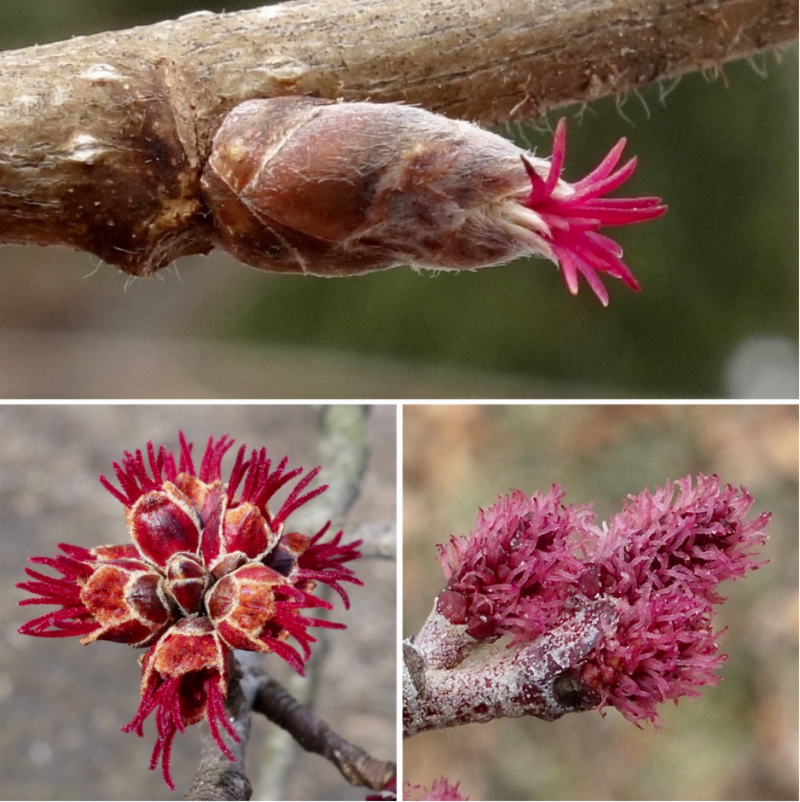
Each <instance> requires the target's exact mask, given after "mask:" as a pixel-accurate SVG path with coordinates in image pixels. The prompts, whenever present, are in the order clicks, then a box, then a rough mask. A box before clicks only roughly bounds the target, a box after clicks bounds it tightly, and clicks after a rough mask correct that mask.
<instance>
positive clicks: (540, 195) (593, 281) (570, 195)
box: [518, 118, 667, 306]
mask: <svg viewBox="0 0 800 802" xmlns="http://www.w3.org/2000/svg"><path fill="white" fill-rule="evenodd" d="M566 147H567V125H566V122H565V121H564V119H563V118H562V119H561V120H559V122H558V125H557V126H556V135H555V139H554V140H553V153H552V155H551V157H550V163H549V165H547V164H546V163H545V164H542V161H541V160H540V159H538V160H529V159H528V158H526V157H525V156H523V157H522V161H523V163H524V165H525V170H526V171H527V173H528V177H529V178H530V180H531V192H530V195H529V196H528V197H527V198H526V199H525V201H524V203H523V209H524V211H523V210H521V209H520V210H518V219H519V222H520V225H521V226H523V228H527V229H528V230H529V234H528V237H529V239H530V242H531V244H532V245H533V247H534V249H535V250H537V251H539V252H540V253H541V254H543V255H544V256H546V257H547V258H548V259H550V260H551V261H553V262H555V263H556V264H557V265H560V266H561V269H562V270H563V271H564V279H565V280H566V282H567V287H569V291H570V292H571V293H572V294H573V295H575V294H576V293H577V292H578V276H579V275H582V276H583V277H584V278H585V279H586V281H587V282H588V284H589V286H590V287H591V288H592V290H593V291H594V294H595V295H596V296H597V297H598V298H599V299H600V301H601V303H602V304H603V306H608V292H607V291H606V288H605V287H604V286H603V284H602V283H601V281H600V279H599V277H598V275H597V271H598V270H601V271H603V272H606V273H608V274H609V275H610V276H614V277H615V278H619V279H622V281H624V282H625V283H626V284H627V285H628V286H629V287H630V288H631V289H633V290H638V289H639V285H638V283H637V282H636V279H635V278H634V277H633V274H632V273H631V271H630V270H629V269H628V266H627V265H626V264H625V263H624V262H623V261H622V248H620V246H619V245H618V244H617V243H616V242H614V240H612V239H609V238H608V237H605V236H603V235H602V234H598V233H597V232H598V230H599V229H600V228H603V227H606V226H623V225H628V224H629V223H642V222H644V221H646V220H653V219H655V218H656V217H660V216H661V215H662V214H664V212H666V211H667V207H666V206H664V205H663V204H662V203H661V199H660V198H656V197H646V198H603V196H604V195H607V194H608V193H609V192H612V191H613V190H615V189H617V187H620V186H622V184H624V183H625V182H626V181H627V180H628V179H629V178H630V177H631V176H632V175H633V171H634V170H635V169H636V158H635V157H634V158H632V159H631V160H630V161H628V162H626V163H625V164H624V165H623V166H622V167H620V168H619V170H617V171H616V172H614V168H615V167H616V166H617V163H618V162H619V159H620V156H622V151H623V150H624V148H625V139H624V138H623V139H620V140H619V142H617V144H616V145H614V147H613V148H612V149H611V150H610V151H609V152H608V155H607V156H606V157H605V158H604V159H603V160H602V161H601V162H600V164H599V165H598V166H597V167H596V168H595V169H594V170H592V172H591V173H589V175H587V176H586V177H585V178H582V179H581V180H580V181H576V182H575V183H574V184H570V183H567V182H566V181H563V180H562V179H561V170H562V168H563V166H564V159H565V157H566ZM537 167H538V170H537V169H536V168H537ZM540 172H541V173H542V175H540Z"/></svg>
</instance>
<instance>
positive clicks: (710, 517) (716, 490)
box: [436, 475, 770, 724]
mask: <svg viewBox="0 0 800 802" xmlns="http://www.w3.org/2000/svg"><path fill="white" fill-rule="evenodd" d="M676 488H677V490H678V493H677V496H676V494H675V489H676ZM562 500H563V493H562V491H561V489H560V488H558V487H557V486H556V487H554V488H553V489H552V490H551V491H550V493H548V494H547V495H546V496H542V495H541V494H539V493H535V494H534V495H533V496H531V497H530V498H528V497H526V496H525V495H524V494H522V493H520V492H519V491H516V492H514V494H513V495H512V496H511V497H510V498H501V499H500V500H499V501H498V503H497V504H495V505H494V506H493V507H491V508H490V509H489V510H488V511H487V512H483V511H481V512H480V513H479V515H478V520H477V523H476V526H475V529H474V530H473V532H472V533H471V534H470V535H469V537H467V538H464V539H456V538H452V539H451V541H450V543H449V544H448V545H447V546H440V547H439V551H440V556H439V560H440V562H441V563H442V565H443V567H444V571H445V576H446V577H447V580H448V582H447V588H446V589H445V590H444V591H443V592H442V593H441V594H440V595H439V597H438V599H437V604H436V610H437V611H438V613H440V614H441V615H443V616H444V617H445V618H446V619H447V620H448V621H449V622H450V624H456V625H459V624H460V625H466V627H465V631H466V633H467V634H468V635H469V636H471V637H472V638H474V639H476V640H481V641H492V640H495V639H497V638H498V637H499V636H501V635H509V636H511V638H512V640H511V642H510V644H509V646H514V645H517V644H520V643H527V642H533V641H535V640H536V639H537V638H538V637H539V636H540V635H542V634H543V633H545V632H547V631H552V630H553V629H554V628H556V627H557V626H559V625H560V624H563V623H564V622H567V621H570V620H577V614H578V612H579V611H580V610H581V609H583V608H586V607H587V606H588V605H589V604H590V603H591V604H596V603H598V602H605V603H609V604H610V605H611V606H610V608H609V609H611V610H613V615H611V616H609V618H608V620H607V622H606V624H605V625H604V627H603V629H602V631H601V634H600V637H599V639H598V640H597V642H596V643H595V646H594V648H593V649H592V650H591V651H590V653H589V654H588V655H586V657H585V658H583V659H582V660H581V662H580V664H579V665H574V666H571V669H572V670H573V671H574V672H576V673H575V676H576V677H579V679H580V682H581V683H582V684H583V687H584V689H585V691H586V692H587V693H588V694H590V695H594V697H595V698H597V699H598V700H599V705H598V706H599V707H602V706H605V705H613V706H614V707H616V708H617V709H618V710H619V711H620V712H621V713H622V714H623V715H624V716H625V717H626V718H628V719H629V720H631V721H634V722H638V721H639V720H641V719H648V720H651V721H653V722H654V723H656V724H658V722H659V718H658V713H657V708H658V705H660V704H661V703H662V702H664V701H666V700H668V699H672V700H675V701H677V699H679V698H680V697H682V696H697V695H698V694H699V690H698V689H699V688H700V687H702V686H704V685H715V684H716V683H717V682H718V681H719V677H718V676H717V675H716V674H715V673H714V671H715V669H717V668H718V667H719V666H720V664H721V663H722V662H723V661H724V660H725V656H724V655H721V654H719V651H718V646H717V642H716V639H717V636H718V635H719V633H718V632H715V631H714V630H713V627H712V620H713V606H714V605H716V604H719V603H721V602H722V601H723V600H724V598H723V597H722V596H721V595H720V594H719V592H718V585H719V583H720V582H723V581H724V580H726V579H734V580H735V579H739V578H741V577H742V576H744V575H745V573H746V572H747V571H750V570H753V569H755V568H758V567H759V566H760V565H763V564H764V563H760V562H756V561H755V560H754V552H755V550H756V548H757V547H758V546H761V545H763V544H764V542H765V540H766V534H765V531H764V530H765V528H766V526H767V523H768V522H769V517H770V516H769V513H762V514H761V515H759V516H758V517H756V518H755V519H753V520H750V521H747V520H746V516H747V513H748V512H749V510H750V507H751V506H752V503H753V498H752V496H751V495H750V494H749V493H748V491H747V490H746V489H745V488H740V489H738V490H737V489H735V488H733V487H731V486H730V485H727V486H724V487H722V486H721V485H720V481H719V479H718V477H716V476H703V475H700V476H698V477H697V482H696V484H695V485H694V486H693V485H692V480H691V477H686V478H685V479H682V480H680V481H678V482H675V483H674V486H673V484H670V483H668V484H666V485H665V486H664V487H662V488H657V489H656V490H655V492H653V493H651V492H649V491H647V490H645V491H644V492H642V493H641V494H639V495H638V496H636V497H632V498H631V499H630V500H629V501H628V502H627V503H626V504H625V506H624V507H623V509H622V511H621V512H620V513H619V514H617V515H616V516H615V517H614V518H613V519H612V520H611V523H610V524H609V525H603V527H602V528H600V527H597V526H595V524H594V515H593V513H592V511H591V507H590V506H585V507H577V508H572V507H565V506H563V505H562V503H561V502H562ZM461 653H465V652H464V650H463V649H462V650H461ZM576 681H577V680H576ZM578 690H580V689H576V692H577V691H578Z"/></svg>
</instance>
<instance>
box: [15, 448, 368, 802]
mask: <svg viewBox="0 0 800 802" xmlns="http://www.w3.org/2000/svg"><path fill="white" fill-rule="evenodd" d="M180 444H181V449H180V457H179V461H178V464H177V465H176V461H175V457H174V455H173V454H172V453H171V452H170V451H168V450H167V449H166V448H165V447H164V446H161V448H160V449H159V450H158V453H156V451H155V449H154V447H153V444H152V442H149V443H148V444H147V463H145V458H144V455H143V454H142V452H141V451H136V453H135V455H134V454H131V453H129V452H125V455H124V457H123V459H122V461H121V463H119V464H118V463H114V473H115V475H116V477H117V480H118V483H119V486H120V487H119V488H117V487H115V486H114V485H112V484H111V482H109V481H108V479H106V478H105V477H104V476H101V477H100V481H101V482H102V484H103V486H104V487H105V488H106V489H107V490H108V491H109V492H110V493H111V494H112V495H113V496H114V497H115V498H116V499H118V500H119V501H120V502H122V504H123V505H124V506H125V515H126V520H127V526H128V534H129V536H130V540H131V541H132V542H130V543H127V544H123V545H116V546H98V547H95V548H92V549H85V548H81V547H79V546H72V545H69V544H65V543H62V544H59V548H60V549H61V551H62V552H63V554H60V555H56V556H54V557H52V558H48V557H32V558H30V562H32V563H35V564H40V565H46V566H49V567H50V568H53V569H55V570H56V571H58V572H59V573H60V574H61V578H56V577H51V576H47V575H45V574H42V573H40V572H38V571H35V570H33V569H31V568H28V569H26V573H27V574H28V576H29V577H30V578H31V580H32V581H28V582H22V583H19V584H18V585H17V587H19V588H21V589H23V590H27V591H29V592H31V593H33V594H36V596H37V597H38V598H31V599H26V600H24V601H22V602H20V604H21V605H23V606H25V605H31V604H54V605H57V606H58V607H59V609H57V610H55V611H52V612H49V613H45V614H44V615H41V616H39V617H38V618H35V619H33V620H32V621H29V622H28V623H27V624H24V625H23V626H22V627H21V628H20V632H21V633H22V634H26V635H35V636H39V637H45V638H58V637H69V636H75V635H78V636H82V637H81V643H83V644H88V643H91V642H93V641H95V640H110V641H117V642H119V643H126V644H128V645H130V646H133V647H136V648H148V651H147V653H146V654H145V655H144V656H143V658H142V659H141V661H140V662H141V664H142V681H141V696H142V700H141V703H140V705H139V709H138V711H137V713H136V715H135V716H134V718H133V720H132V721H131V722H130V723H129V724H127V725H126V726H125V727H123V730H124V731H126V732H130V731H135V732H137V733H138V734H139V735H140V736H141V735H142V734H143V730H142V727H143V723H144V721H145V719H146V718H147V717H148V716H149V715H150V714H151V713H153V712H154V711H155V712H156V715H155V720H156V726H157V729H158V740H157V742H156V746H155V749H154V751H153V756H152V760H151V766H150V768H151V769H152V768H155V766H156V765H157V764H158V761H159V759H161V761H162V768H163V774H164V779H165V781H166V782H167V784H168V785H169V786H170V787H171V788H174V785H173V783H172V779H171V777H170V772H169V762H170V752H171V748H172V742H173V740H174V737H175V735H176V733H177V732H178V731H180V732H184V731H185V729H186V727H187V726H188V725H191V724H195V723H197V722H199V721H201V720H202V719H203V718H206V719H207V721H208V724H209V727H210V729H211V732H212V735H213V737H214V739H215V741H216V743H217V745H218V746H219V748H220V750H221V751H222V752H223V753H224V754H225V755H226V756H227V757H228V758H229V759H231V760H233V759H234V758H233V754H232V753H231V751H230V749H229V748H228V747H227V745H226V744H225V742H224V741H223V739H222V737H221V735H220V731H219V726H220V725H222V727H223V728H224V729H225V730H226V731H227V732H228V733H229V735H230V736H231V737H232V738H233V739H234V740H238V737H237V735H236V733H235V731H234V730H233V728H232V727H231V724H230V722H229V720H228V718H227V716H226V714H225V707H224V701H225V698H226V696H227V692H228V683H229V681H230V680H231V678H232V676H233V673H234V670H235V661H234V656H233V649H246V650H249V651H258V652H274V653H275V654H277V655H279V656H280V657H282V658H283V659H284V660H286V662H287V663H289V665H291V666H292V667H293V668H294V669H295V670H296V671H298V672H299V673H301V674H302V673H303V664H304V662H305V661H306V660H307V659H308V657H309V656H310V654H311V644H312V643H313V642H314V641H315V638H314V637H313V636H312V635H311V634H309V632H308V627H311V626H314V627H326V628H330V629H343V628H344V625H343V624H338V623H333V622H330V621H327V620H325V619H320V618H311V617H308V616H306V615H304V613H303V611H304V610H306V609H308V608H322V609H331V608H332V606H333V605H331V604H330V603H329V602H328V601H325V600H324V599H322V598H320V597H318V596H315V595H313V593H312V591H313V590H314V588H315V586H316V584H317V583H318V582H323V583H326V584H328V585H329V586H331V587H332V588H333V589H334V590H336V591H337V593H339V595H340V596H341V597H342V599H343V601H344V603H345V606H349V599H348V597H347V593H346V591H345V590H344V588H343V587H342V586H341V584H340V583H341V582H353V583H355V584H358V585H360V584H361V582H360V581H359V580H358V579H357V578H356V577H355V576H354V575H353V572H352V570H351V569H350V568H348V567H346V566H345V565H344V563H346V562H348V561H350V560H353V559H355V558H357V557H359V556H360V554H359V552H358V551H357V550H356V547H357V546H358V545H360V541H357V542H355V543H352V544H346V545H345V544H341V537H342V533H341V532H339V533H338V534H337V535H336V536H335V537H334V538H333V539H332V540H329V541H327V542H325V543H323V542H321V538H322V537H323V536H324V534H325V533H326V531H327V529H328V526H327V525H326V526H325V527H323V529H322V530H321V531H320V532H318V533H317V534H316V535H314V536H313V537H312V536H309V535H306V534H302V533H299V532H286V531H285V524H286V520H287V518H288V517H289V516H290V515H291V514H292V513H293V512H294V511H295V510H297V509H298V508H299V507H301V506H302V505H304V504H306V503H307V502H309V501H310V500H311V499H313V498H315V497H316V496H318V495H319V494H320V493H322V492H323V491H324V490H325V489H326V487H327V485H323V486H320V487H317V488H315V489H313V490H308V491H307V490H306V488H308V486H309V485H310V483H311V482H312V481H313V479H314V478H315V477H316V475H317V474H318V473H319V470H320V469H319V468H315V469H314V470H311V471H309V472H307V473H306V474H305V476H303V477H302V478H300V479H299V481H298V482H297V484H296V485H295V487H294V489H293V490H292V491H291V493H290V494H289V496H288V497H287V498H286V500H285V501H284V502H283V504H282V505H281V507H280V508H279V509H278V511H277V512H275V513H273V512H272V511H271V510H270V508H269V505H268V501H269V500H270V499H271V498H272V496H273V495H274V494H275V493H276V492H277V491H278V490H279V489H280V488H281V487H283V486H284V485H286V484H287V483H288V482H290V481H292V480H293V479H295V478H296V477H298V476H300V475H301V474H302V469H301V468H295V469H293V470H287V464H288V458H287V457H285V458H284V459H283V460H281V462H280V463H279V464H278V465H276V466H274V467H273V466H272V462H271V460H270V459H268V458H267V452H266V449H265V448H262V449H261V450H260V451H255V450H253V451H252V452H251V454H250V459H249V460H245V455H246V450H247V449H246V446H242V447H241V448H240V449H239V451H238V453H237V455H236V460H235V463H234V466H233V469H232V471H231V474H230V479H229V480H228V482H227V483H223V482H222V478H221V464H222V458H223V457H224V455H225V453H226V452H227V451H228V449H229V448H230V447H231V446H232V445H233V440H232V439H230V438H228V436H227V435H223V437H221V438H220V439H219V440H216V441H215V440H214V439H213V438H209V441H208V446H207V448H206V450H205V453H204V456H203V459H202V462H201V465H200V468H199V470H197V471H195V467H194V463H193V460H192V455H191V451H192V444H191V443H187V442H186V440H185V438H184V436H183V433H180ZM148 467H149V472H148ZM290 637H291V638H293V639H294V640H295V641H296V642H297V643H298V644H299V646H300V649H301V651H298V650H297V649H296V648H295V647H294V646H292V645H291V644H289V643H288V639H289V638H290ZM301 652H302V653H301Z"/></svg>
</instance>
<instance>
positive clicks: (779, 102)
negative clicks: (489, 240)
mask: <svg viewBox="0 0 800 802" xmlns="http://www.w3.org/2000/svg"><path fill="white" fill-rule="evenodd" d="M258 5H263V3H262V2H259V1H258V0H251V1H250V2H241V1H240V2H236V1H235V0H228V2H225V3H222V2H219V3H214V2H183V1H180V2H179V1H178V0H127V2H124V3H120V2H116V0H70V2H67V1H66V0H63V1H61V0H17V1H16V2H15V1H14V0H0V47H2V48H4V49H7V48H16V47H24V46H27V45H31V44H34V43H46V42H49V41H54V40H58V39H63V38H67V37H70V36H73V35H78V34H85V33H94V32H98V31H103V30H108V29H114V28H123V27H127V26H131V25H134V24H145V23H149V22H154V21H157V20H160V19H166V18H172V17H178V16H180V15H181V14H184V13H188V12H191V11H196V10H198V9H209V10H222V8H223V7H224V8H225V9H226V10H234V9H237V8H243V7H248V6H251V7H252V6H258ZM668 90H670V91H668ZM665 95H668V96H666V97H665ZM797 98H798V85H797V55H796V49H794V48H793V49H791V50H790V51H788V52H784V53H783V54H781V57H780V58H778V57H776V56H774V55H769V56H763V57H759V58H757V59H753V60H751V61H741V62H736V63H731V64H729V65H726V66H725V67H724V75H723V77H721V78H717V79H716V80H711V77H710V76H702V75H700V74H699V73H695V74H691V75H688V76H685V77H683V78H682V79H681V80H680V81H678V82H677V83H675V84H670V85H669V86H653V87H649V88H648V89H647V90H645V91H643V92H642V93H641V94H640V95H632V96H630V97H628V98H627V99H625V100H624V101H619V102H618V101H617V100H615V99H613V98H611V99H607V100H604V101H600V102H597V103H593V104H591V105H590V106H587V107H581V108H578V107H572V108H570V109H566V110H564V111H561V112H558V113H554V114H552V115H550V119H549V120H547V121H542V120H539V121H537V125H536V127H535V128H534V127H532V126H525V127H522V128H521V127H519V126H514V129H513V132H511V131H506V132H505V133H507V134H510V133H514V134H516V135H518V136H520V137H521V138H522V141H524V142H525V143H527V144H528V145H529V146H531V147H534V148H536V150H537V151H538V152H539V153H548V152H549V148H550V135H549V134H548V133H547V132H546V128H547V126H548V125H551V126H552V125H553V124H554V121H555V120H556V119H557V117H558V116H560V115H561V114H566V115H567V116H568V117H569V118H570V121H571V124H570V130H569V143H568V158H567V165H566V170H565V176H566V178H568V179H575V178H577V177H580V176H581V175H583V174H584V173H585V171H587V170H588V169H590V168H591V167H593V166H594V164H595V163H596V162H597V161H598V160H599V159H600V158H601V157H602V156H603V155H604V154H605V153H606V152H607V150H608V149H609V148H610V147H611V145H613V144H614V142H615V141H616V140H617V139H618V138H619V137H620V136H626V137H628V140H629V145H628V150H627V153H628V154H636V155H637V156H638V157H639V168H638V171H637V174H636V175H635V176H634V178H633V179H632V180H631V181H630V183H629V185H627V186H626V189H627V190H628V193H629V194H658V195H660V196H662V197H663V198H664V199H665V200H666V202H667V203H668V204H669V207H670V211H669V213H668V214H667V215H666V217H664V218H662V219H660V220H658V221H656V222H653V223H648V224H647V225H643V226H638V227H634V228H631V229H618V230H615V231H614V232H613V234H614V236H615V237H618V239H619V241H620V242H621V243H622V245H623V247H624V248H625V251H626V260H627V261H628V263H629V264H630V266H631V268H632V269H633V271H634V273H635V275H636V276H637V278H638V279H639V281H640V283H641V285H642V292H641V293H632V292H630V291H629V290H628V289H627V288H626V287H625V286H624V285H622V283H621V282H619V281H615V280H613V279H609V280H607V281H606V284H607V285H608V286H609V288H610V293H611V305H610V307H609V308H608V309H604V308H603V307H602V306H601V305H600V304H599V302H598V301H597V299H596V298H595V297H594V296H593V295H592V293H591V292H589V290H588V287H586V286H585V285H583V286H582V288H581V292H580V294H579V296H578V297H577V298H573V297H571V296H570V295H569V294H568V292H567V291H566V289H565V286H564V283H563V280H562V278H561V277H560V276H559V275H558V273H557V272H556V270H555V268H554V266H553V265H552V264H550V263H549V262H545V261H543V260H529V261H524V262H522V261H521V262H517V263H515V264H512V265H509V266H505V267H500V268H495V269H491V270H482V271H479V272H477V273H463V274H448V273H443V274H439V275H436V276H431V275H430V274H423V275H420V274H417V273H414V272H413V271H411V270H409V269H396V270H391V271H388V272H385V273H375V274H372V275H369V276H364V277H357V278H349V279H336V280H327V279H321V278H306V277H300V276H280V275H272V274H267V273H261V272H258V271H254V270H251V269H248V268H245V267H243V266H242V265H240V264H238V263H236V262H235V261H234V260H233V259H232V258H230V257H228V256H226V255H224V254H221V253H217V252H215V253H214V254H212V255H211V256H210V257H206V258H200V257H197V258H187V259H183V260H180V261H179V262H178V263H177V264H176V265H175V266H174V267H171V268H168V269H166V270H163V271H161V273H160V275H159V276H158V278H157V279H154V280H147V281H142V280H139V281H130V280H128V279H127V278H126V277H125V276H124V275H122V274H120V273H118V272H116V271H115V270H114V269H112V268H109V267H108V266H105V265H98V264H97V260H96V259H94V258H93V257H91V256H89V255H87V254H82V253H73V252H70V251H67V250H64V249H41V248H10V247H6V248H0V267H1V268H2V269H0V336H2V337H3V342H4V345H5V347H4V348H3V349H2V352H0V395H2V396H15V397H30V396H36V397H39V396H41V397H49V396H57V397H59V396H73V397H83V396H108V397H115V396H121V397H154V396H155V397H181V396H185V395H191V394H194V395H201V396H206V397H224V396H228V397H230V396H235V397H309V398H314V397H324V398H331V397H375V398H408V397H412V398H413V397H419V398H429V397H430V398H459V397H467V398H469V397H475V398H484V397H486V398H490V397H509V398H512V397H530V398H535V397H549V398H559V397H560V398H572V397H598V398H599V397H609V396H610V397H656V398H658V397H664V398H667V397H671V398H675V397H678V398H700V397H738V398H745V397H773V398H789V397H796V396H797V332H798V315H797V309H798V303H797V299H798V281H797V277H798V250H797V236H798V229H797V220H798V203H797V175H798V164H797V151H798V148H797V142H798V126H797V119H798V109H797Z"/></svg>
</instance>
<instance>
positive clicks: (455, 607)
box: [436, 590, 467, 624]
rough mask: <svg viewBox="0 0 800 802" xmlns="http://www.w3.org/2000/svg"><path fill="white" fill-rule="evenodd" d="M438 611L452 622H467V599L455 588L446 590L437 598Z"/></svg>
mask: <svg viewBox="0 0 800 802" xmlns="http://www.w3.org/2000/svg"><path fill="white" fill-rule="evenodd" d="M436 612H437V613H439V614H440V615H443V616H444V617H445V618H446V619H447V620H448V621H449V622H450V623H451V624H465V623H466V622H467V600H466V599H465V598H464V596H463V595H462V594H461V593H458V592H457V591H455V590H444V591H442V592H441V593H440V594H439V595H438V596H437V598H436Z"/></svg>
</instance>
